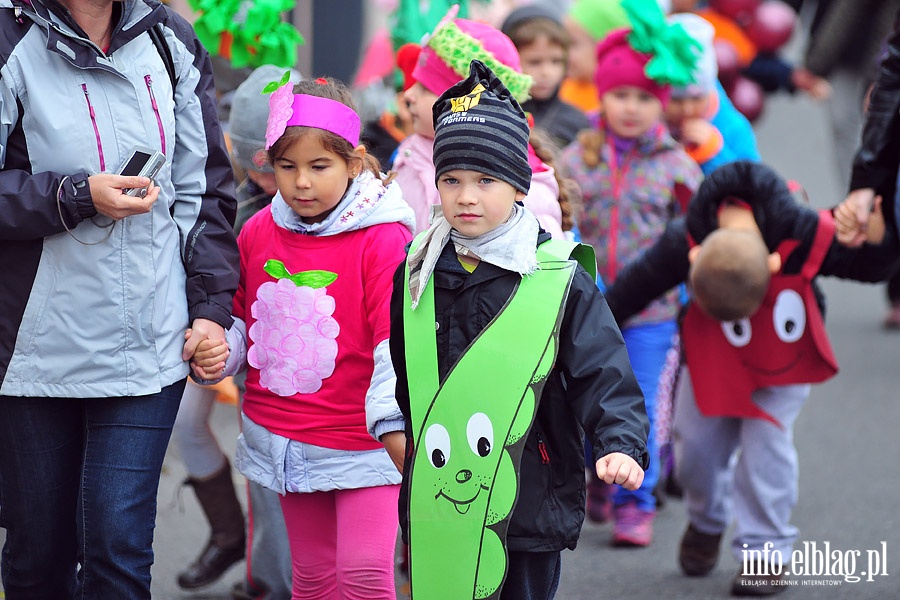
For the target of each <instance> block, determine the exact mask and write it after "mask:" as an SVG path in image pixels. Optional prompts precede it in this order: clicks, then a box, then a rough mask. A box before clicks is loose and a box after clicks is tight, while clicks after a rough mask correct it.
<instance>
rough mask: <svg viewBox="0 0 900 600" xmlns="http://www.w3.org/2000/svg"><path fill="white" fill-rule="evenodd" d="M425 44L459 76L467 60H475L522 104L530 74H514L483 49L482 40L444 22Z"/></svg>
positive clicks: (466, 70)
mask: <svg viewBox="0 0 900 600" xmlns="http://www.w3.org/2000/svg"><path fill="white" fill-rule="evenodd" d="M427 45H428V47H430V48H431V49H432V50H434V52H435V54H437V55H438V56H439V57H440V59H441V60H442V61H444V62H445V63H447V65H449V66H450V68H451V69H453V70H454V71H456V73H457V75H459V77H460V79H465V78H466V77H467V76H468V74H469V63H471V62H472V61H473V60H475V59H477V60H480V61H481V62H483V63H484V64H486V65H487V66H488V68H489V69H490V70H491V71H493V72H494V73H495V74H496V75H497V77H499V78H500V80H501V81H502V82H503V83H504V84H505V85H506V88H507V89H508V90H509V92H510V93H511V94H512V95H513V97H514V98H515V99H516V100H518V101H519V102H520V103H522V102H525V100H527V99H528V91H529V90H530V89H531V84H532V83H533V82H534V80H533V79H532V78H531V76H530V75H526V74H525V73H517V72H516V71H515V70H513V69H511V68H509V67H507V66H506V65H504V64H503V63H502V62H500V61H499V60H497V59H496V58H494V55H493V54H491V53H490V52H488V51H487V50H485V49H484V46H482V45H481V42H479V41H478V40H476V39H475V38H473V37H472V36H470V35H469V34H467V33H466V32H464V31H463V30H462V29H460V28H459V26H458V25H456V23H453V22H450V23H447V24H446V25H444V26H443V27H441V28H440V29H438V30H437V31H435V32H434V34H433V35H432V36H431V38H430V39H429V40H428V42H427Z"/></svg>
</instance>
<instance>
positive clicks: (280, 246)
mask: <svg viewBox="0 0 900 600" xmlns="http://www.w3.org/2000/svg"><path fill="white" fill-rule="evenodd" d="M409 240H410V233H409V231H408V230H407V229H406V227H404V226H403V225H401V224H400V223H384V224H378V225H372V226H370V227H365V228H363V229H357V230H353V231H348V232H345V233H339V234H336V235H329V236H315V235H303V234H298V233H293V232H291V231H288V230H286V229H284V228H282V227H278V226H277V225H276V224H275V222H274V220H273V219H272V213H271V211H270V210H262V211H260V212H259V213H257V214H256V215H254V216H253V218H251V219H250V220H249V221H248V222H247V224H246V225H244V227H243V229H242V230H241V235H240V237H239V238H238V247H239V248H240V252H241V280H240V285H239V287H238V291H237V294H236V295H235V298H234V309H233V314H234V316H235V317H238V318H241V319H243V320H244V321H245V322H246V324H247V330H248V331H249V332H250V335H249V336H248V338H249V340H248V343H249V345H250V349H252V348H253V345H254V343H253V342H252V341H250V340H252V339H253V338H254V335H253V325H254V324H255V323H256V322H257V318H262V319H267V322H268V323H270V324H271V323H275V324H276V325H277V324H278V323H281V325H280V326H278V331H279V332H283V333H284V334H285V335H284V337H283V338H282V337H281V335H278V334H276V335H273V337H271V338H270V339H269V340H267V341H265V342H264V344H265V345H266V346H267V348H266V351H272V352H279V353H286V354H288V355H294V356H296V357H297V360H300V361H303V360H306V357H305V356H304V354H303V353H302V352H299V351H297V350H296V348H294V346H293V345H291V344H292V343H293V342H289V341H288V333H289V332H293V331H300V332H301V334H302V335H301V336H300V337H301V338H303V337H304V336H306V337H310V338H313V342H314V343H317V342H318V341H323V342H324V346H328V345H329V342H328V341H327V340H326V339H325V338H329V339H334V341H336V342H337V350H336V352H337V354H336V356H334V357H333V358H334V366H333V373H331V374H330V375H327V376H325V377H324V378H323V379H322V383H321V388H320V389H318V391H315V392H313V393H295V394H293V395H287V396H281V395H277V394H275V393H273V392H272V391H270V390H269V389H267V388H266V387H263V386H262V385H261V384H260V370H259V369H256V368H250V369H248V372H247V391H246V393H245V394H244V404H243V410H244V412H245V413H246V414H247V416H248V417H250V419H252V420H253V421H254V422H255V423H258V424H259V425H262V426H263V427H265V428H266V429H268V430H269V431H272V432H274V433H277V434H279V435H282V436H285V437H287V438H289V439H292V440H298V441H301V442H306V443H309V444H314V445H316V446H322V447H326V448H335V449H339V450H374V449H377V448H381V447H382V445H381V444H380V443H379V442H377V441H376V440H374V439H373V438H372V436H371V435H369V433H368V431H367V430H366V415H365V400H366V391H367V390H368V388H369V383H370V379H371V377H372V372H373V369H374V361H373V355H372V350H373V348H375V346H376V345H378V344H379V343H380V342H382V341H384V340H386V339H387V338H388V335H389V333H390V314H389V300H390V295H391V286H392V278H393V274H394V270H395V269H396V268H397V265H399V264H400V262H402V261H403V259H404V258H405V254H404V246H405V245H406V243H407V242H408V241H409ZM271 259H275V260H279V261H281V262H282V263H284V267H285V268H286V269H287V271H288V272H289V273H291V274H297V273H302V272H305V271H313V270H317V271H329V272H331V273H335V274H337V279H336V280H334V282H333V283H330V284H329V285H327V286H326V287H324V288H321V289H323V290H324V293H322V297H327V298H330V300H322V298H319V300H322V301H323V302H324V304H326V305H333V310H334V312H333V313H332V314H331V317H333V319H334V321H336V325H337V327H339V332H338V333H337V336H336V337H334V333H335V330H334V327H335V324H334V323H332V322H331V321H328V320H327V319H326V320H324V321H323V320H320V321H319V324H318V329H316V328H315V327H314V328H309V327H307V328H306V329H304V328H303V325H304V324H306V323H310V322H311V321H310V319H311V318H312V317H310V316H309V315H308V314H306V313H307V312H309V311H308V310H307V311H306V312H304V309H302V308H298V303H297V302H296V301H294V300H295V299H291V298H289V296H290V295H291V294H292V293H293V292H294V291H295V290H298V289H300V288H298V287H291V286H284V288H278V289H279V290H280V291H279V292H278V293H279V294H281V295H282V296H283V297H284V298H282V299H285V301H284V302H282V301H281V299H278V300H277V301H276V300H272V301H269V302H268V303H266V302H263V303H262V304H260V303H258V302H257V300H258V296H259V289H260V287H261V286H262V285H264V284H271V283H272V282H275V281H276V280H275V278H274V277H272V276H271V275H269V274H267V273H266V272H265V271H264V270H263V265H265V264H266V261H268V260H271ZM279 281H283V280H279ZM270 289H274V288H270ZM306 289H307V290H308V289H309V288H306ZM282 290H283V292H282ZM317 291H318V290H317ZM264 295H266V294H264ZM319 300H316V302H315V306H316V309H317V310H318V308H319ZM332 300H333V302H332ZM254 304H255V306H254ZM273 308H275V309H276V310H274V311H273ZM273 312H275V313H277V314H275V315H274V316H273ZM325 321H328V322H327V327H326V324H325ZM327 328H330V329H331V331H326V329H327ZM319 338H322V340H320V339H319ZM304 340H305V338H304ZM294 341H296V340H294ZM294 345H296V344H294ZM332 347H333V346H332ZM316 348H317V350H318V348H319V346H318V344H316ZM257 352H259V350H257ZM326 354H327V353H326ZM322 360H323V358H322V353H321V352H320V353H319V354H318V355H317V358H315V359H314V360H313V362H316V364H315V365H304V366H309V367H310V368H311V369H314V368H316V367H318V366H320V365H319V364H318V363H319V362H322ZM326 362H328V361H327V360H326ZM326 370H327V369H326Z"/></svg>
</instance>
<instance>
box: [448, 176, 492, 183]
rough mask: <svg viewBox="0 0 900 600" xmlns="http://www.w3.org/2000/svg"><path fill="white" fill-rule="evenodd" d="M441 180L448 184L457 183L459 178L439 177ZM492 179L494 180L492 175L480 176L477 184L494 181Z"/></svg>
mask: <svg viewBox="0 0 900 600" xmlns="http://www.w3.org/2000/svg"><path fill="white" fill-rule="evenodd" d="M441 181H442V182H443V183H446V184H448V185H457V184H458V183H459V180H458V179H456V178H454V177H446V178H444V179H441ZM494 181H496V180H495V179H493V178H492V177H481V178H480V179H479V180H478V184H479V185H488V184H491V183H494Z"/></svg>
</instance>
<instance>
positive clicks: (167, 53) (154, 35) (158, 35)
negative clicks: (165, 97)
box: [148, 23, 178, 96]
mask: <svg viewBox="0 0 900 600" xmlns="http://www.w3.org/2000/svg"><path fill="white" fill-rule="evenodd" d="M148 33H149V34H150V39H151V40H153V45H154V46H156V51H157V52H159V56H160V58H162V59H163V63H165V65H166V72H167V73H168V74H169V81H170V82H172V95H173V96H174V95H175V86H176V84H177V83H178V78H177V77H176V76H175V60H174V59H173V58H172V51H171V50H169V45H168V44H167V43H166V38H165V36H164V35H163V32H162V25H160V24H159V23H157V24H156V25H154V26H153V27H151V28H150V31H148Z"/></svg>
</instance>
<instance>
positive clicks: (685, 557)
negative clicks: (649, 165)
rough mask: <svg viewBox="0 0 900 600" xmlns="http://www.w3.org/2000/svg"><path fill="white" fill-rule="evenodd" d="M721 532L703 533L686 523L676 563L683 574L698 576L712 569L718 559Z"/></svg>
mask: <svg viewBox="0 0 900 600" xmlns="http://www.w3.org/2000/svg"><path fill="white" fill-rule="evenodd" d="M721 541H722V534H721V533H719V534H712V533H703V532H702V531H700V530H699V529H697V528H695V527H694V526H693V525H691V524H688V527H687V529H686V530H685V532H684V535H683V536H682V537H681V546H680V547H679V549H678V564H679V565H681V570H682V571H684V574H685V575H688V576H690V577H699V576H701V575H706V574H707V573H709V572H710V571H712V570H713V568H715V566H716V562H717V561H718V560H719V544H720V542H721Z"/></svg>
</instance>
